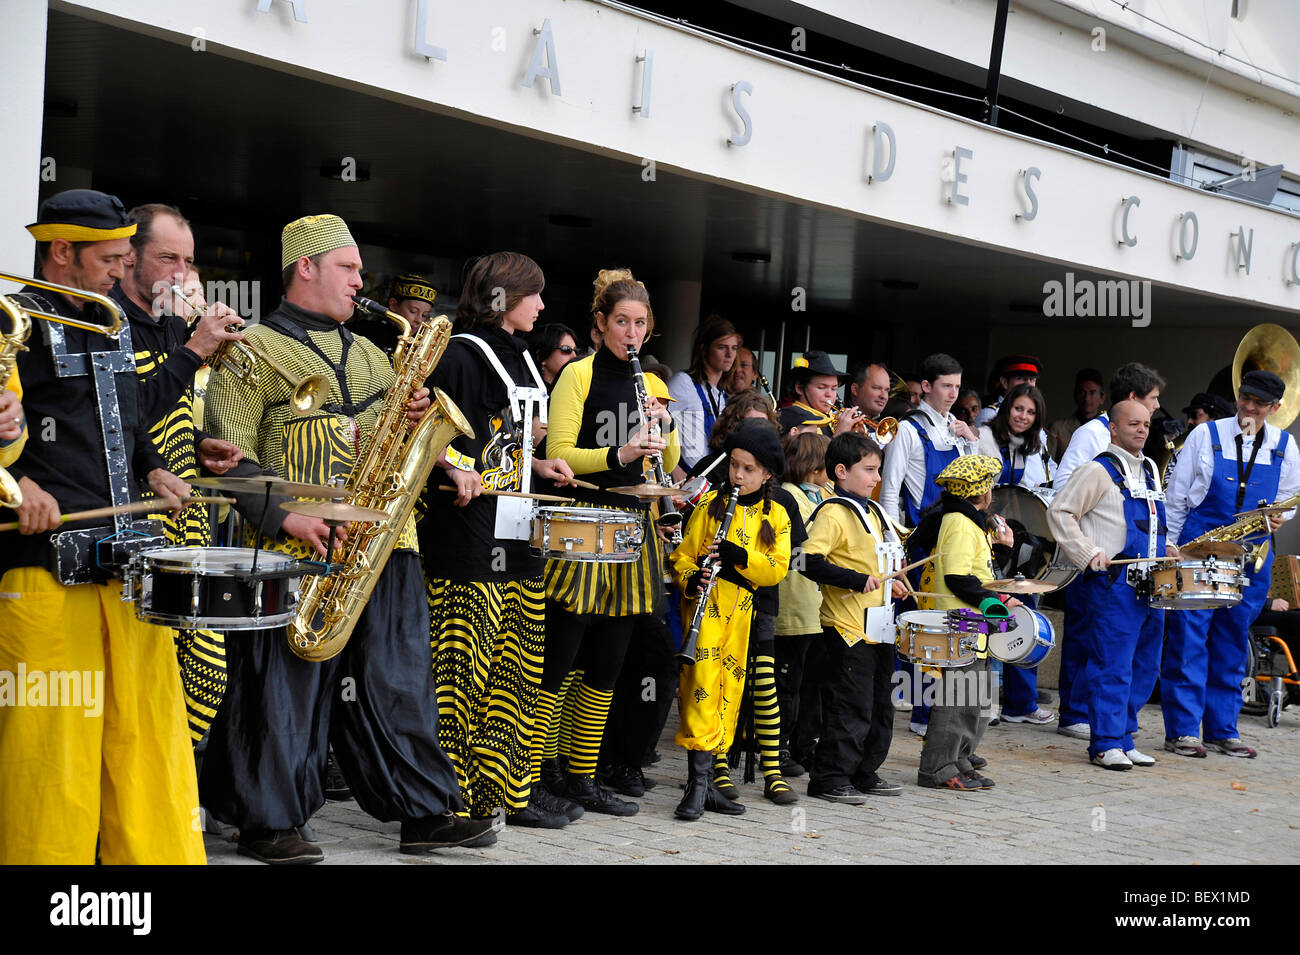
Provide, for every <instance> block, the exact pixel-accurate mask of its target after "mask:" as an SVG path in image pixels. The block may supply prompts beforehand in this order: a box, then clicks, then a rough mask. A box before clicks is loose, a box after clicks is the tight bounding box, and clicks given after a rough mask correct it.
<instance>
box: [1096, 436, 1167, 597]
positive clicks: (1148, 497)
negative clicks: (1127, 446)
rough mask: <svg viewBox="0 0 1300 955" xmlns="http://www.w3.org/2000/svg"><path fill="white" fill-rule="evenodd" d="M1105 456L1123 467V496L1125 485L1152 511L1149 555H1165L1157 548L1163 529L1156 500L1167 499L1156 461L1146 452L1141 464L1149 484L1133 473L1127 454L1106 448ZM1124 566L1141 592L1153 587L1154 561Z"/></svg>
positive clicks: (1127, 580) (1130, 581)
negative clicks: (1157, 550) (1146, 454)
mask: <svg viewBox="0 0 1300 955" xmlns="http://www.w3.org/2000/svg"><path fill="white" fill-rule="evenodd" d="M1102 456H1103V457H1105V458H1106V459H1107V460H1108V461H1111V462H1112V463H1113V464H1114V465H1115V467H1116V468H1117V469H1118V470H1119V472H1120V474H1121V475H1123V479H1122V480H1121V479H1119V478H1116V479H1115V486H1116V487H1117V488H1120V490H1121V496H1122V492H1123V491H1124V490H1125V489H1127V490H1128V493H1129V496H1130V497H1132V498H1134V499H1136V500H1139V501H1146V505H1147V514H1148V515H1149V520H1148V522H1147V553H1146V556H1147V557H1160V556H1162V555H1160V554H1157V553H1156V552H1155V550H1156V541H1157V539H1158V537H1159V530H1160V519H1159V512H1158V510H1157V509H1156V504H1157V503H1158V502H1160V501H1163V500H1164V499H1165V494H1164V491H1162V490H1161V489H1160V487H1161V484H1160V476H1159V474H1158V473H1157V472H1156V470H1155V465H1154V464H1153V463H1152V461H1151V459H1150V458H1147V457H1146V456H1143V457H1142V463H1141V467H1142V469H1143V470H1145V471H1146V472H1147V473H1148V476H1149V478H1150V481H1151V486H1148V485H1147V484H1146V482H1144V481H1141V480H1139V479H1138V477H1137V476H1136V475H1134V474H1133V472H1132V471H1131V470H1130V469H1129V466H1128V462H1127V461H1125V460H1124V459H1123V458H1121V457H1120V456H1119V455H1117V454H1112V453H1110V452H1109V451H1104V452H1102ZM1121 503H1122V502H1121ZM1125 523H1126V524H1127V523H1128V519H1127V517H1126V518H1125ZM1126 534H1127V532H1126ZM1133 556H1135V557H1137V556H1140V555H1137V554H1134V555H1133ZM1124 570H1125V575H1124V580H1125V583H1127V584H1128V585H1129V586H1130V587H1132V588H1133V589H1134V590H1136V591H1137V592H1138V593H1139V594H1141V593H1144V592H1145V591H1146V590H1148V589H1149V588H1150V586H1151V565H1150V564H1129V565H1128V566H1127V567H1125V568H1124Z"/></svg>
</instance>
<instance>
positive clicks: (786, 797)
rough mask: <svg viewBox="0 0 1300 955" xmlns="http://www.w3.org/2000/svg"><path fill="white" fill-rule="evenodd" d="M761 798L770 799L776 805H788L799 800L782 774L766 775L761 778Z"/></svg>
mask: <svg viewBox="0 0 1300 955" xmlns="http://www.w3.org/2000/svg"><path fill="white" fill-rule="evenodd" d="M763 798H764V799H770V800H771V801H772V802H774V803H776V804H777V805H778V806H789V805H791V804H792V803H796V802H798V801H799V797H798V796H797V795H795V791H794V790H793V789H791V788H790V784H789V783H787V782H786V781H785V777H783V776H768V777H767V778H766V779H764V780H763Z"/></svg>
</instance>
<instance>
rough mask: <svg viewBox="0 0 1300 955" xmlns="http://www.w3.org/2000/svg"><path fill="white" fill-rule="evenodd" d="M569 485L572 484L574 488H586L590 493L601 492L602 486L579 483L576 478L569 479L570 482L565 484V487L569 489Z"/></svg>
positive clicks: (584, 482)
mask: <svg viewBox="0 0 1300 955" xmlns="http://www.w3.org/2000/svg"><path fill="white" fill-rule="evenodd" d="M569 484H572V485H573V486H574V487H581V488H586V489H587V490H588V491H599V490H600V485H599V484H592V483H591V482H590V481H579V480H578V479H577V478H574V477H571V478H569V480H568V481H566V482H565V486H566V487H567V486H568V485H569Z"/></svg>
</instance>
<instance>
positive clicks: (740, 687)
mask: <svg viewBox="0 0 1300 955" xmlns="http://www.w3.org/2000/svg"><path fill="white" fill-rule="evenodd" d="M694 613H695V602H694V601H690V600H683V601H682V620H683V622H684V623H685V626H686V627H688V628H689V627H690V621H691V617H692V616H693V615H694ZM753 619H754V595H753V594H752V593H750V592H749V591H748V590H746V589H744V588H743V587H737V586H736V585H735V584H733V583H731V582H730V581H726V580H719V581H718V582H717V584H715V585H714V588H713V593H711V594H710V595H709V606H708V608H707V609H706V610H705V613H704V620H703V621H702V622H701V624H700V639H699V642H698V643H697V644H696V646H695V665H694V666H684V667H682V675H681V682H680V683H679V685H678V690H677V709H678V713H679V714H680V716H681V726H680V728H679V729H678V730H677V736H676V742H677V745H678V746H681V747H683V748H685V749H693V750H697V751H700V752H706V753H711V752H718V751H721V752H725V751H726V750H728V749H730V748H731V741H732V739H733V738H734V737H735V735H736V719H737V717H739V715H740V697H741V694H742V693H743V691H744V689H745V664H746V661H747V658H748V656H749V627H750V624H751V623H752V622H753Z"/></svg>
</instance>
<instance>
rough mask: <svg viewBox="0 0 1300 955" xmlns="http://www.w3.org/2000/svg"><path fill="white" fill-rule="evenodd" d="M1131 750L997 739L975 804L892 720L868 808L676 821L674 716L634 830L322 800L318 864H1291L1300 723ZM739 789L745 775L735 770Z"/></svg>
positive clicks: (809, 805) (1150, 728)
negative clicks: (1107, 766)
mask: <svg viewBox="0 0 1300 955" xmlns="http://www.w3.org/2000/svg"><path fill="white" fill-rule="evenodd" d="M1141 724H1142V731H1141V732H1139V734H1138V739H1137V744H1138V748H1139V749H1142V750H1143V751H1144V752H1147V753H1150V754H1152V755H1154V756H1156V758H1157V759H1158V760H1159V762H1158V763H1157V764H1156V766H1155V767H1153V768H1151V769H1136V768H1135V769H1132V770H1130V771H1128V772H1112V771H1108V770H1104V769H1101V768H1100V767H1096V766H1092V765H1090V764H1089V763H1088V762H1087V757H1086V746H1085V744H1084V743H1081V742H1079V741H1076V740H1071V739H1067V738H1065V737H1063V736H1060V735H1058V734H1057V733H1056V726H1055V724H1052V725H1050V726H1030V725H1027V724H1014V725H1013V724H1006V723H1003V724H1001V725H1000V726H996V727H992V728H990V729H989V731H988V734H987V735H986V736H985V738H984V743H983V745H982V746H981V748H980V753H981V754H982V755H983V756H984V757H985V758H987V759H988V761H989V766H988V768H987V769H985V770H984V774H985V775H987V776H990V777H992V778H993V779H995V780H996V781H997V787H996V788H995V789H992V790H986V791H981V792H973V793H953V792H940V791H935V790H928V789H920V788H918V787H917V786H916V768H917V764H918V762H919V759H920V753H921V740H920V739H919V738H917V737H916V736H913V735H912V734H911V733H909V732H908V729H907V719H906V716H905V715H903V714H898V716H897V719H896V721H895V726H894V734H895V735H894V744H893V747H892V748H891V751H890V755H889V759H888V760H887V761H886V763H885V767H884V770H883V775H885V776H886V777H887V778H892V779H897V780H900V781H902V782H903V784H904V786H903V793H902V795H901V796H895V797H878V798H876V799H874V800H873V801H872V802H871V803H870V804H868V805H866V806H840V805H834V804H831V803H827V802H823V801H822V800H820V799H810V798H808V797H807V796H806V795H805V793H804V790H805V787H806V784H807V777H803V778H801V779H798V780H791V784H792V785H793V787H794V788H795V791H796V792H797V793H799V796H800V801H799V802H798V803H797V804H796V805H794V806H785V807H779V806H775V805H773V804H771V803H769V802H767V801H766V800H765V799H763V794H762V793H763V791H762V786H761V784H747V785H742V786H741V791H742V793H743V798H744V802H745V805H746V806H747V807H748V812H746V814H745V815H743V816H736V817H729V816H719V815H716V814H713V813H706V814H705V817H704V818H703V819H702V820H701V821H699V822H695V823H683V822H678V821H676V820H674V819H673V818H672V813H673V808H674V807H675V806H676V804H677V802H678V800H679V799H680V798H681V790H680V788H679V785H678V784H679V783H680V782H682V781H683V780H684V779H685V777H686V760H685V757H684V755H683V753H682V751H681V750H680V749H678V748H677V747H675V746H674V745H673V744H672V732H673V731H674V730H675V728H676V716H675V714H674V717H673V719H672V720H670V722H669V726H668V729H667V731H666V732H665V736H664V739H663V741H662V742H661V743H660V746H659V751H660V752H661V753H662V754H663V760H662V761H661V762H659V763H657V764H656V765H655V766H654V767H652V768H651V769H648V770H647V775H649V776H650V777H652V778H653V779H655V780H657V781H658V783H659V785H658V787H657V788H656V789H654V790H653V791H651V792H649V793H647V794H646V796H645V798H643V799H641V800H639V802H640V804H641V811H640V813H638V814H637V815H636V816H633V817H631V818H628V819H616V818H611V817H608V816H595V815H592V814H591V813H588V814H587V815H585V816H584V817H583V818H582V819H579V820H578V821H577V822H575V823H572V824H570V825H569V826H568V827H567V828H565V829H563V830H559V831H542V830H534V829H515V828H507V829H506V830H505V831H504V832H503V833H501V837H500V841H499V842H498V844H497V845H496V846H494V847H492V848H489V849H478V850H467V849H448V850H443V851H441V852H439V853H437V854H434V855H429V856H403V855H401V854H399V853H398V852H397V842H398V831H399V825H398V824H397V823H383V822H377V821H376V820H374V819H372V818H371V817H369V816H367V815H366V814H365V813H363V812H362V811H361V810H360V809H359V808H357V805H356V803H355V802H352V801H348V802H334V803H328V804H327V805H326V806H325V807H324V808H323V809H322V810H321V811H320V812H319V813H317V814H316V816H314V817H313V818H312V820H311V824H312V827H313V828H314V829H315V831H316V833H317V836H318V837H319V840H320V845H321V847H322V848H323V849H324V850H325V864H327V865H330V864H332V865H349V864H352V865H357V864H406V865H488V864H494V863H496V864H500V863H515V864H520V863H573V864H604V863H635V864H646V863H668V864H676V863H684V862H686V863H708V862H748V863H782V864H796V865H801V864H816V863H819V862H874V863H900V864H906V863H918V862H919V863H945V862H961V863H970V862H975V863H999V864H1001V863H1019V864H1033V863H1073V864H1079V863H1085V864H1086V863H1112V864H1113V863H1120V864H1141V863H1151V862H1158V863H1176V864H1178V863H1220V864H1223V863H1261V862H1263V863H1281V862H1292V861H1294V860H1295V858H1296V856H1297V855H1300V813H1297V812H1296V806H1297V801H1296V792H1297V791H1300V711H1297V710H1295V709H1291V710H1287V711H1286V712H1284V713H1283V714H1282V722H1281V725H1279V726H1277V727H1276V728H1273V729H1270V728H1268V726H1267V725H1266V724H1265V722H1264V720H1263V718H1262V717H1254V716H1246V715H1244V714H1243V716H1242V718H1241V723H1240V730H1241V734H1242V738H1243V739H1244V740H1245V741H1246V742H1247V743H1248V744H1249V745H1251V746H1254V747H1255V748H1256V749H1258V750H1259V752H1260V755H1259V758H1258V759H1254V760H1245V759H1234V758H1231V757H1228V756H1223V755H1218V754H1213V753H1212V754H1211V755H1210V756H1209V758H1207V759H1188V758H1185V757H1181V756H1175V755H1173V754H1172V753H1166V752H1164V751H1163V748H1162V743H1161V741H1162V733H1161V720H1160V712H1159V709H1158V707H1155V706H1148V707H1147V708H1146V709H1144V710H1143V711H1142V715H1141ZM733 776H735V777H737V778H738V776H739V774H738V772H733ZM207 848H208V861H209V862H210V863H214V864H227V863H230V864H250V865H256V864H257V863H254V862H251V861H250V860H248V859H244V858H242V857H240V856H238V855H236V854H235V846H234V843H233V842H232V841H231V838H230V836H229V835H227V836H224V837H223V836H218V835H208V836H207Z"/></svg>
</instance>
